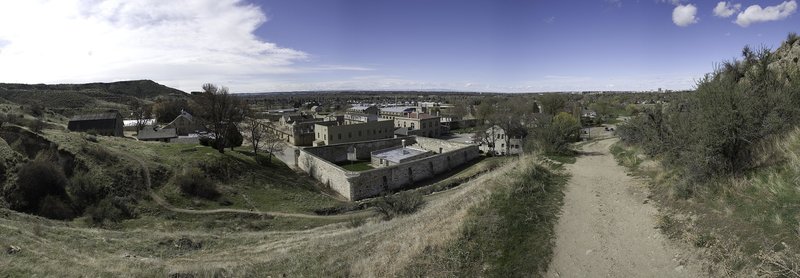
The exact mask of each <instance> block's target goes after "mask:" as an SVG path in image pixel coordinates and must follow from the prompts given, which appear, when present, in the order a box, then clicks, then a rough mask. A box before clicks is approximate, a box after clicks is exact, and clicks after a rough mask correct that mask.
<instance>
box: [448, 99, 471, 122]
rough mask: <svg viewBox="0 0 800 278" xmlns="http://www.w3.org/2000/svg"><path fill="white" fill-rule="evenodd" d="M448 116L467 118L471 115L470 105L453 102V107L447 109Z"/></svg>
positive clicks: (458, 101) (457, 101) (463, 102)
mask: <svg viewBox="0 0 800 278" xmlns="http://www.w3.org/2000/svg"><path fill="white" fill-rule="evenodd" d="M447 112H448V114H450V115H453V116H457V117H461V118H463V117H466V116H467V115H469V103H467V102H466V101H464V100H456V101H454V102H453V107H452V108H449V109H447Z"/></svg>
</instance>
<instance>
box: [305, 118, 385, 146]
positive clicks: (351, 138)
mask: <svg viewBox="0 0 800 278" xmlns="http://www.w3.org/2000/svg"><path fill="white" fill-rule="evenodd" d="M314 133H315V137H314V146H323V145H330V144H339V143H347V142H358V141H368V140H377V139H386V138H392V137H394V124H393V122H392V121H391V120H380V121H374V122H366V123H360V124H349V125H339V124H336V123H335V122H324V123H317V124H316V125H315V126H314Z"/></svg>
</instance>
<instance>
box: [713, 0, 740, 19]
mask: <svg viewBox="0 0 800 278" xmlns="http://www.w3.org/2000/svg"><path fill="white" fill-rule="evenodd" d="M741 9H742V4H731V3H728V2H725V1H722V2H719V3H717V6H716V7H714V15H715V16H718V17H729V16H732V15H733V14H735V13H736V12H738V11H739V10H741Z"/></svg>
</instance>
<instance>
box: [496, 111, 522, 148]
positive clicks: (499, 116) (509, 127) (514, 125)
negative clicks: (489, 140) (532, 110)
mask: <svg viewBox="0 0 800 278" xmlns="http://www.w3.org/2000/svg"><path fill="white" fill-rule="evenodd" d="M527 114H528V113H524V112H521V111H515V109H504V110H500V111H496V112H495V113H493V114H492V115H491V116H490V117H489V119H488V121H489V124H490V125H492V126H495V125H496V126H498V127H500V128H501V129H502V130H503V132H504V133H505V136H504V138H503V141H504V144H503V145H504V146H505V153H511V144H509V143H510V141H511V140H510V139H511V137H524V135H525V133H526V132H525V129H524V128H523V126H522V121H524V120H526V118H527V117H526V116H525V115H527ZM492 130H494V128H492ZM493 133H494V132H493ZM493 143H494V142H493Z"/></svg>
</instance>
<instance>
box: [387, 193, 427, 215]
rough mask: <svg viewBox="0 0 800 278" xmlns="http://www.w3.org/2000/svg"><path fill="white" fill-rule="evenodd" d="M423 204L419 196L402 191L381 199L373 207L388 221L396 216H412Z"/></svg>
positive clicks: (423, 201)
mask: <svg viewBox="0 0 800 278" xmlns="http://www.w3.org/2000/svg"><path fill="white" fill-rule="evenodd" d="M423 204H425V200H424V199H423V198H422V195H421V194H419V193H416V192H411V191H403V192H400V193H397V194H394V195H386V196H383V197H381V198H380V199H379V200H378V201H377V203H376V204H375V206H376V208H377V209H378V212H380V213H381V214H383V218H384V219H386V220H389V219H392V218H394V217H396V216H400V215H405V214H412V213H414V212H416V211H417V210H418V209H419V208H420V207H422V205H423Z"/></svg>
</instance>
